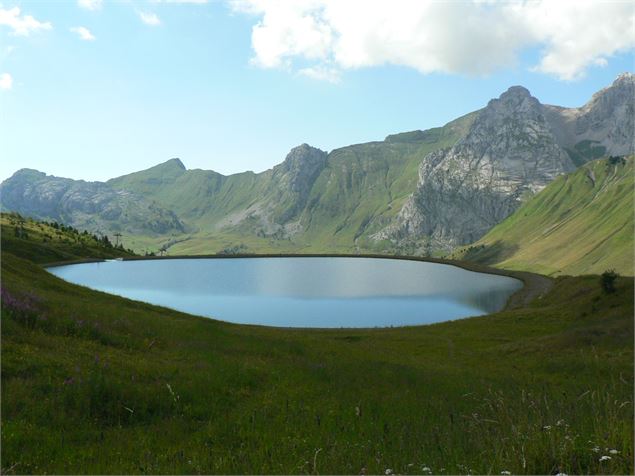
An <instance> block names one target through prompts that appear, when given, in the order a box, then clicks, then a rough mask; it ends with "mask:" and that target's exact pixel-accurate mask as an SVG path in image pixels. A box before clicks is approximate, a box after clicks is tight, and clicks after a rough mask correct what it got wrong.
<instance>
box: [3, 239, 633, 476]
mask: <svg viewBox="0 0 635 476" xmlns="http://www.w3.org/2000/svg"><path fill="white" fill-rule="evenodd" d="M9 236H10V234H8V233H6V232H4V233H3V235H2V250H3V252H2V322H1V324H2V347H1V353H2V355H1V357H2V360H1V362H2V373H1V377H2V395H1V398H2V435H1V443H2V445H1V452H2V453H1V460H2V463H1V464H2V473H3V474H13V473H27V474H28V473H44V472H47V473H58V474H60V473H74V474H77V473H99V474H107V473H126V474H127V473H167V474H194V473H252V474H253V473H287V474H288V473H311V474H318V473H322V474H333V473H350V474H360V472H361V473H368V474H378V473H382V474H384V473H386V472H387V471H388V470H390V471H392V472H394V473H403V474H426V473H430V472H432V473H435V474H458V473H461V474H466V473H472V474H478V473H491V474H500V473H501V472H502V471H510V472H512V473H513V474H555V473H557V472H566V473H568V474H578V473H580V474H581V473H585V474H632V472H633V405H632V396H633V319H632V315H633V292H632V290H633V280H632V279H631V278H619V279H618V281H617V291H616V292H615V293H613V294H606V293H604V292H602V291H601V289H600V285H599V281H598V277H597V276H586V277H576V278H571V277H567V278H559V279H557V280H556V281H555V285H554V287H553V289H552V291H551V292H550V293H549V294H547V295H545V296H543V297H542V298H540V299H537V300H536V301H534V302H533V303H531V304H530V305H529V306H528V307H525V308H521V309H516V310H513V311H512V310H508V311H505V312H501V313H498V314H494V315H490V316H485V317H478V318H472V319H464V320H459V321H454V322H448V323H442V324H437V325H432V326H421V327H411V328H395V329H373V330H362V329H348V330H346V329H344V330H324V331H319V330H311V331H309V330H302V329H295V330H291V329H275V328H265V327H256V326H239V325H231V324H226V323H222V322H218V321H214V320H211V319H205V318H199V317H194V316H189V315H185V314H182V313H179V312H175V311H171V310H168V309H165V308H160V307H156V306H151V305H146V304H142V303H138V302H134V301H130V300H126V299H122V298H118V297H115V296H111V295H107V294H104V293H100V292H95V291H91V290H89V289H86V288H82V287H78V286H75V285H71V284H68V283H66V282H64V281H61V280H60V279H58V278H56V277H54V276H52V275H51V274H49V273H47V272H46V271H45V270H44V269H42V268H41V267H40V266H38V265H37V264H35V263H34V261H37V262H45V261H48V260H49V259H50V256H48V255H45V254H35V255H34V258H33V260H34V261H32V260H26V259H23V258H19V257H17V256H16V255H21V256H28V255H29V254H30V253H31V250H32V244H31V242H30V241H29V240H30V238H29V239H24V238H21V237H15V239H13V238H11V242H8V241H6V240H7V238H8V237H9ZM58 244H59V246H60V251H59V252H60V253H62V252H64V253H65V252H67V249H65V250H64V251H62V246H63V240H61V242H55V244H53V243H49V244H48V245H47V246H49V247H50V248H51V249H55V248H56V247H57V246H58ZM66 245H68V244H66ZM9 250H10V251H11V252H9ZM93 252H94V250H86V255H85V256H87V257H89V256H92V253H93ZM55 259H57V258H55ZM602 456H608V457H610V459H604V460H602V461H601V457H602Z"/></svg>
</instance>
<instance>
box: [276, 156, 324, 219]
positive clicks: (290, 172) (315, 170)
mask: <svg viewBox="0 0 635 476" xmlns="http://www.w3.org/2000/svg"><path fill="white" fill-rule="evenodd" d="M327 156H328V154H327V153H326V152H324V151H323V150H320V149H317V148H315V147H311V146H310V145H308V144H302V145H300V146H298V147H294V148H293V149H291V151H290V152H289V153H288V154H287V157H286V158H285V159H284V162H282V163H281V164H279V165H276V166H275V167H274V168H273V174H272V181H273V182H274V183H275V187H276V188H277V189H278V190H279V191H280V192H281V194H280V196H279V197H277V199H276V201H277V202H278V203H279V205H281V206H278V207H276V208H278V210H277V212H276V217H275V221H276V222H277V223H279V224H285V223H286V222H288V221H289V220H291V219H293V218H295V217H296V216H297V214H298V213H300V212H301V211H302V209H303V208H304V206H305V205H306V201H307V199H308V197H309V193H310V192H311V187H313V183H314V182H315V180H316V179H317V178H318V176H319V175H320V173H321V172H322V170H323V169H324V167H325V166H326V158H327ZM273 205H274V207H275V205H276V204H273Z"/></svg>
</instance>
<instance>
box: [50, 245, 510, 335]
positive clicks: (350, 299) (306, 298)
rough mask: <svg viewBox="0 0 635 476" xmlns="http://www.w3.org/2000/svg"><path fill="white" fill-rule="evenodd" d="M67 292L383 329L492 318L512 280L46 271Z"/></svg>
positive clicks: (321, 263)
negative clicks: (81, 289) (69, 288)
mask: <svg viewBox="0 0 635 476" xmlns="http://www.w3.org/2000/svg"><path fill="white" fill-rule="evenodd" d="M49 271H50V272H51V273H53V274H55V275H57V276H59V277H60V278H62V279H65V280H66V281H69V282H71V283H76V284H81V285H83V286H88V287H90V288H92V289H97V290H99V291H105V292H108V293H112V294H117V295H119V296H124V297H127V298H131V299H136V300H139V301H145V302H148V303H152V304H159V305H161V306H167V307H170V308H173V309H177V310H179V311H184V312H188V313H191V314H197V315H201V316H207V317H213V318H216V319H220V320H223V321H229V322H236V323H241V324H260V325H267V326H282V327H387V326H404V325H416V324H430V323H434V322H441V321H448V320H452V319H459V318H462V317H467V316H477V315H482V314H488V313H491V312H496V311H498V310H500V309H502V308H503V307H504V305H505V302H506V301H507V299H508V297H509V296H510V295H511V294H513V293H514V292H515V291H516V290H518V289H520V288H521V287H522V283H521V282H520V281H518V280H516V279H513V278H508V277H505V276H496V275H492V274H483V273H475V272H472V271H467V270H464V269H462V268H458V267H455V266H450V265H444V264H437V263H426V262H420V261H419V262H418V261H405V260H395V259H379V258H335V257H333V258H308V257H307V258H295V257H294V258H225V259H205V258H203V259H166V260H144V261H115V262H110V261H109V262H100V263H87V264H74V265H68V266H59V267H53V268H49Z"/></svg>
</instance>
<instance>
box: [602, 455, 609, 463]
mask: <svg viewBox="0 0 635 476" xmlns="http://www.w3.org/2000/svg"><path fill="white" fill-rule="evenodd" d="M610 459H611V457H610V456H606V455H604V456H600V463H601V462H602V461H609V460H610Z"/></svg>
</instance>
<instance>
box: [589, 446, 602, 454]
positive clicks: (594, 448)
mask: <svg viewBox="0 0 635 476" xmlns="http://www.w3.org/2000/svg"><path fill="white" fill-rule="evenodd" d="M591 451H594V452H596V453H599V452H600V447H599V446H594V447H593V448H591Z"/></svg>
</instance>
